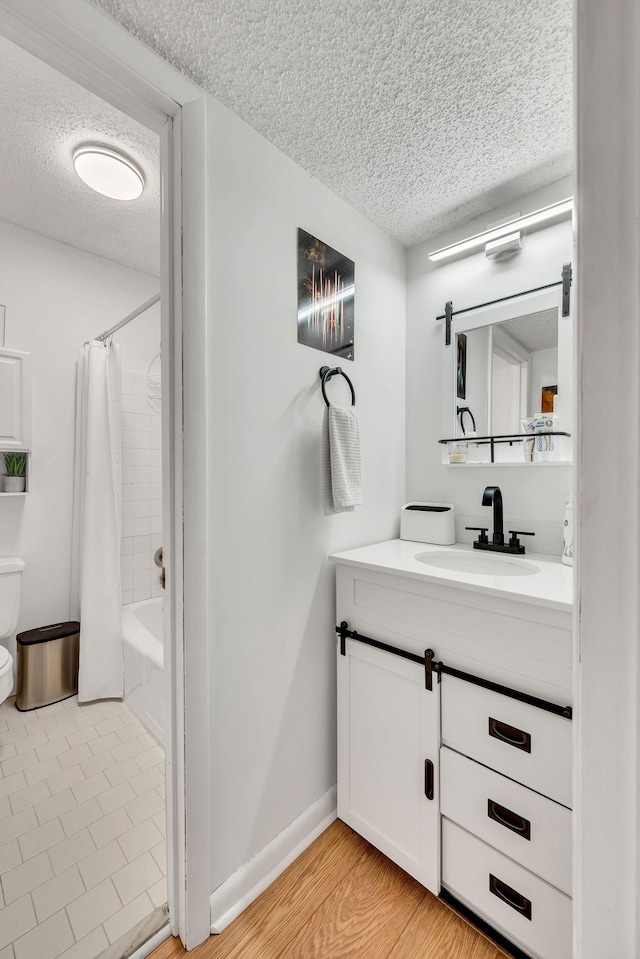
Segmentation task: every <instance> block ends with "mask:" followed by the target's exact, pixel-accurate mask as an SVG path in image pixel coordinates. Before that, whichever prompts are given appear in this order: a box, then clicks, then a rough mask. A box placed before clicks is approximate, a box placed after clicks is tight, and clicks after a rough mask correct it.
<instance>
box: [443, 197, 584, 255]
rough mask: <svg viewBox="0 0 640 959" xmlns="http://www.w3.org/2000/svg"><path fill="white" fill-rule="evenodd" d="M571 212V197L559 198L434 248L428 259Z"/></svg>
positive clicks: (470, 248) (465, 249)
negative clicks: (530, 211)
mask: <svg viewBox="0 0 640 959" xmlns="http://www.w3.org/2000/svg"><path fill="white" fill-rule="evenodd" d="M572 212H573V197H569V198H568V199H566V200H560V202H559V203H552V204H551V206H545V207H543V208H542V209H541V210H536V211H535V212H534V213H526V214H525V215H524V216H519V217H516V219H514V220H509V221H507V222H506V223H501V224H500V226H496V227H494V228H493V229H492V230H484V232H483V233H476V234H475V236H470V237H469V238H468V239H466V240H460V242H459V243H452V244H451V246H443V247H442V249H441V250H434V251H433V253H429V259H430V260H431V261H432V262H433V263H437V262H438V261H439V260H446V259H448V258H449V257H452V256H460V255H461V254H463V253H471V252H472V251H473V250H479V249H480V248H481V247H483V246H484V245H485V244H486V243H489V242H491V241H492V240H499V239H501V238H502V237H503V236H508V235H509V234H510V233H515V232H516V231H524V230H532V229H534V228H535V227H538V226H541V225H542V224H543V223H551V222H552V221H553V220H562V219H564V218H565V217H567V216H571V213H572Z"/></svg>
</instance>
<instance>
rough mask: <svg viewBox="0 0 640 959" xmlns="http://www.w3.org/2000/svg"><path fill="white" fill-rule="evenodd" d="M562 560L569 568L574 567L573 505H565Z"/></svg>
mask: <svg viewBox="0 0 640 959" xmlns="http://www.w3.org/2000/svg"><path fill="white" fill-rule="evenodd" d="M561 559H562V562H563V563H565V564H566V565H567V566H573V503H565V504H564V525H563V527H562V556H561Z"/></svg>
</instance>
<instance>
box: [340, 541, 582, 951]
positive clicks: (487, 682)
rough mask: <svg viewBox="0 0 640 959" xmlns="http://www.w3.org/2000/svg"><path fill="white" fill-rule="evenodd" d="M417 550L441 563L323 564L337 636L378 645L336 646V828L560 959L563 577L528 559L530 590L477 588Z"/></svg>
mask: <svg viewBox="0 0 640 959" xmlns="http://www.w3.org/2000/svg"><path fill="white" fill-rule="evenodd" d="M420 549H422V551H424V549H432V550H438V549H439V547H424V546H422V547H421V546H420V544H415V543H413V544H411V543H406V542H400V541H393V542H391V543H388V544H378V545H377V546H372V547H365V548H363V549H360V550H351V551H349V552H347V553H342V554H338V555H337V556H335V557H334V559H336V560H337V623H340V622H342V621H345V622H346V623H347V624H348V630H349V631H357V634H359V636H360V637H361V638H362V639H364V640H367V639H370V640H373V641H374V643H375V644H376V645H374V646H371V645H367V643H366V642H362V641H360V639H358V638H351V639H350V638H346V639H345V640H344V642H341V641H339V642H338V655H337V659H338V816H339V818H340V819H342V820H343V821H344V822H346V823H347V824H348V825H350V826H351V827H352V828H353V829H355V830H356V831H357V832H358V833H360V834H361V835H363V836H364V837H365V838H366V839H367V840H369V841H370V842H371V843H372V844H373V845H375V846H376V847H377V848H378V849H380V850H381V851H382V852H383V853H385V855H387V856H388V857H389V858H390V859H392V860H393V861H394V862H396V863H397V864H398V865H399V866H401V867H402V868H403V869H405V870H406V871H407V872H408V873H410V874H411V875H412V876H414V877H415V878H416V879H418V880H419V881H420V882H422V883H423V884H424V885H425V886H426V887H427V888H428V889H430V890H431V891H433V892H435V893H436V894H438V893H440V894H442V895H443V896H444V897H445V898H449V899H450V900H454V901H455V902H457V903H458V904H459V905H461V906H462V907H465V908H466V909H468V910H470V911H471V912H472V913H474V914H475V915H476V916H477V917H479V918H480V919H482V920H484V922H486V923H488V924H489V925H490V926H492V927H493V928H494V930H496V932H497V933H498V934H501V935H502V936H504V937H506V938H507V939H508V940H509V941H510V942H512V943H514V944H515V945H516V946H518V947H519V948H520V949H521V950H522V951H523V952H524V953H525V954H527V955H529V956H531V957H533V959H569V957H570V956H571V816H572V814H571V749H572V746H571V743H572V721H571V701H572V692H571V686H572V683H571V664H572V645H571V572H570V570H567V568H566V567H562V565H561V564H560V563H559V561H557V560H556V559H555V558H546V559H545V558H538V557H537V556H535V554H531V555H529V556H527V561H528V562H530V563H533V564H536V565H537V566H538V567H539V570H540V572H539V578H538V579H537V580H535V582H534V576H533V575H532V576H531V577H524V576H523V577H512V578H511V579H510V582H508V583H505V581H504V580H506V579H507V577H504V579H503V578H500V580H499V579H498V578H493V577H490V578H487V577H484V580H485V585H484V586H483V577H480V576H477V575H473V574H468V575H467V574H452V575H451V576H449V575H448V574H447V573H446V572H442V573H441V572H440V571H437V572H436V573H432V572H429V573H424V572H423V571H422V569H421V566H420V564H419V563H416V562H415V561H414V560H415V556H416V554H418V553H419V552H420ZM487 579H488V581H487ZM525 579H528V580H529V582H528V583H525V582H524V580H525ZM516 580H520V582H516ZM380 644H382V645H384V646H388V647H391V648H392V649H393V648H395V649H400V650H402V651H404V652H405V653H408V654H409V655H410V656H411V657H413V658H412V659H405V658H403V657H402V656H399V655H397V654H394V652H392V651H390V650H387V649H383V648H379V647H380ZM341 646H343V648H344V655H343V654H342V652H341V648H340V647H341ZM427 649H431V650H433V654H434V656H433V660H434V663H435V664H442V667H439V666H436V669H435V671H434V672H433V673H432V678H431V682H430V683H429V682H427V679H426V673H427V670H426V669H425V660H424V656H425V650H427ZM429 685H430V686H431V689H429V688H427V687H428V686H429ZM425 761H428V762H429V763H433V767H432V768H431V767H429V766H427V764H426V762H425ZM429 787H430V788H429ZM429 793H430V796H431V797H432V798H428V794H429Z"/></svg>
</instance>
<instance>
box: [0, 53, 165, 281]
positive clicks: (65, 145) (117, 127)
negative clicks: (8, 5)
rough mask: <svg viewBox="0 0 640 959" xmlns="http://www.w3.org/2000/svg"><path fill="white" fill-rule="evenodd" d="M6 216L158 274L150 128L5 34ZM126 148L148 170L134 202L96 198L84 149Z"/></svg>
mask: <svg viewBox="0 0 640 959" xmlns="http://www.w3.org/2000/svg"><path fill="white" fill-rule="evenodd" d="M0 129H1V130H2V149H1V150H0V218H1V219H3V220H9V221H10V222H11V223H16V224H18V225H19V226H23V227H26V228H27V229H29V230H35V231H36V232H37V233H41V234H43V235H44V236H48V237H51V238H52V239H54V240H60V241H62V242H63V243H69V244H71V245H72V246H75V247H78V248H79V249H81V250H87V251H89V252H90V253H96V254H97V255H98V256H104V257H107V258H108V259H110V260H115V261H116V262H118V263H123V264H125V265H126V266H130V267H133V268H134V269H137V270H142V271H143V272H145V273H153V274H154V275H156V276H157V275H159V272H160V198H159V183H160V179H159V152H158V151H159V144H158V138H157V136H156V135H155V134H154V133H152V132H151V131H150V130H147V129H146V127H143V126H141V125H140V124H138V123H137V122H136V121H134V120H131V119H130V118H129V117H127V116H125V115H124V114H123V113H120V111H119V110H116V109H115V107H112V106H111V105H110V104H108V103H105V102H104V101H103V100H101V99H99V97H96V96H94V95H93V94H92V93H89V92H88V91H87V90H85V89H84V88H83V87H81V86H79V85H78V84H77V83H74V82H73V81H72V80H69V79H68V78H67V77H65V76H63V75H62V74H60V73H58V72H57V71H56V70H53V69H52V68H51V67H49V66H47V65H46V64H44V63H42V61H40V60H38V59H36V58H35V57H33V56H31V54H29V53H26V52H25V51H24V50H22V49H21V48H20V47H17V46H15V44H13V43H11V42H10V41H9V40H6V39H5V38H4V37H2V36H0ZM85 141H91V142H94V143H96V142H97V143H104V144H109V145H111V146H116V147H120V148H121V149H122V150H123V151H124V152H125V153H127V154H128V155H129V156H130V157H131V158H132V159H133V160H136V161H137V162H138V164H139V165H140V166H141V167H142V169H143V171H144V174H145V179H146V186H145V191H144V193H143V195H142V197H140V198H139V199H138V200H132V201H129V202H122V201H118V200H111V199H109V198H107V197H103V196H101V195H100V194H98V193H95V192H94V191H93V190H91V189H90V188H89V187H88V186H86V185H85V184H84V183H83V182H82V181H81V180H80V179H79V178H78V177H77V176H76V173H75V171H74V169H73V164H72V159H71V155H72V152H73V148H74V147H75V146H77V144H78V143H83V142H85Z"/></svg>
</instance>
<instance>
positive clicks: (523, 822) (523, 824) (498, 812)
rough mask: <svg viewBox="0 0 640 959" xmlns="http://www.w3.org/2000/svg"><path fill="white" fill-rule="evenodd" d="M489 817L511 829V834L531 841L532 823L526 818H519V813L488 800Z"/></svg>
mask: <svg viewBox="0 0 640 959" xmlns="http://www.w3.org/2000/svg"><path fill="white" fill-rule="evenodd" d="M487 815H488V817H489V819H493V821H494V822H497V823H499V824H500V825H501V826H504V827H505V828H506V829H510V830H511V832H515V833H517V834H518V836H522V838H523V839H528V840H529V841H530V840H531V823H530V822H529V820H528V819H525V818H524V816H519V815H518V814H517V813H515V812H512V811H511V809H507V807H506V806H501V805H500V804H499V803H497V802H495V801H494V800H493V799H489V800H488V809H487Z"/></svg>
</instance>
